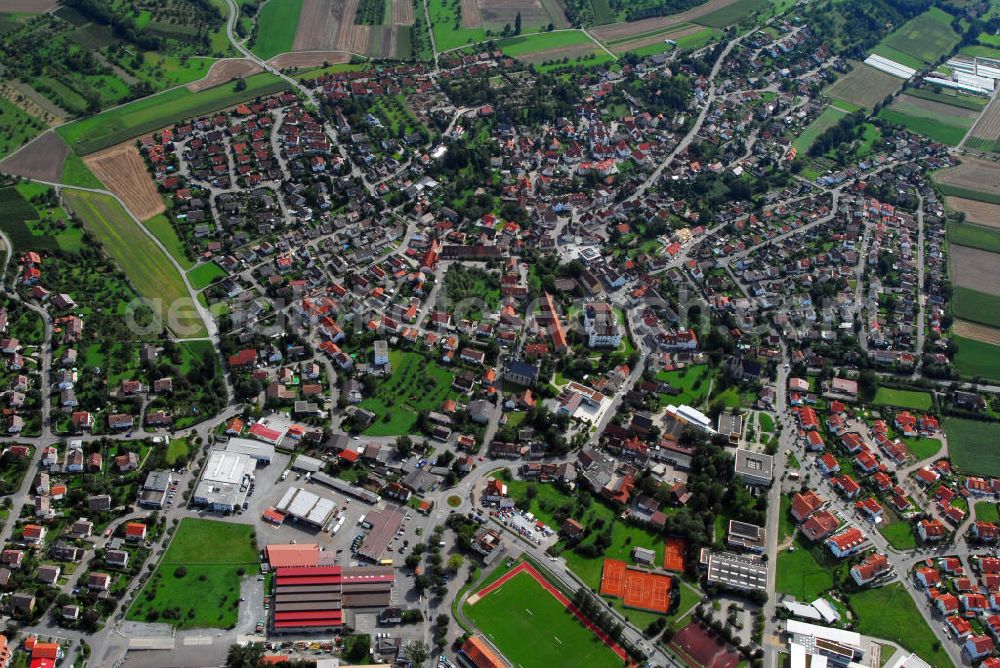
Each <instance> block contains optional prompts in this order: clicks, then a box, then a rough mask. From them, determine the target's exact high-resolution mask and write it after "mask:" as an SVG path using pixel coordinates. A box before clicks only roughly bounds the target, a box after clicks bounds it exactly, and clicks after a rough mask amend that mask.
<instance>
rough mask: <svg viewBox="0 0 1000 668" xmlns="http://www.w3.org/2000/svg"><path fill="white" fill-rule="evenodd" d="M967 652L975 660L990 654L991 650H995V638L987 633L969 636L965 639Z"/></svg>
mask: <svg viewBox="0 0 1000 668" xmlns="http://www.w3.org/2000/svg"><path fill="white" fill-rule="evenodd" d="M963 649H964V650H965V653H966V654H968V655H969V658H970V659H972V660H973V661H978V660H979V659H982V658H983V657H985V656H988V655H989V654H990V652H992V651H993V638H991V637H989V636H988V635H986V634H983V635H979V636H969V638H968V639H967V640H966V641H965V647H964V648H963Z"/></svg>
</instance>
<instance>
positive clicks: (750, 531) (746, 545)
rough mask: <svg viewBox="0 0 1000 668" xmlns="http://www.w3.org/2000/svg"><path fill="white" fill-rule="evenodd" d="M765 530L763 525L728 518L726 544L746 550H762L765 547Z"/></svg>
mask: <svg viewBox="0 0 1000 668" xmlns="http://www.w3.org/2000/svg"><path fill="white" fill-rule="evenodd" d="M766 538H767V532H766V531H765V530H764V527H760V526H757V525H756V524H750V523H748V522H737V521H736V520H729V531H728V532H727V533H726V545H728V546H729V547H733V548H738V549H741V550H747V551H748V552H758V553H759V552H763V551H764V548H765V547H766Z"/></svg>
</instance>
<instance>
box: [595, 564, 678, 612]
mask: <svg viewBox="0 0 1000 668" xmlns="http://www.w3.org/2000/svg"><path fill="white" fill-rule="evenodd" d="M672 584H673V583H672V582H671V580H670V576H669V575H661V574H659V573H649V572H647V571H643V570H640V569H638V568H629V567H628V565H627V564H626V563H625V562H624V561H619V560H617V559H605V560H604V570H603V571H602V573H601V594H604V595H606V596H614V597H616V598H620V599H622V602H623V603H624V604H625V605H626V606H628V607H630V608H638V609H640V610H651V611H653V612H660V613H664V614H665V613H666V612H667V611H668V610H670V587H671V585H672Z"/></svg>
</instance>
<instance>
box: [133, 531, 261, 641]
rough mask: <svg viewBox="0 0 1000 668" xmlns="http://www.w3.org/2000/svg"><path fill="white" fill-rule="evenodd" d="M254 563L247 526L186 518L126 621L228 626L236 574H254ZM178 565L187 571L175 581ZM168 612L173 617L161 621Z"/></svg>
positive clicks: (233, 616)
mask: <svg viewBox="0 0 1000 668" xmlns="http://www.w3.org/2000/svg"><path fill="white" fill-rule="evenodd" d="M257 564H258V555H257V546H256V544H255V542H254V530H253V527H252V526H250V525H247V524H235V523H230V522H218V521H215V520H202V519H195V518H192V517H185V518H183V519H182V520H181V523H180V525H179V527H178V529H177V533H176V534H175V535H174V537H173V539H172V540H171V542H170V547H168V548H167V552H166V554H165V555H164V556H163V560H162V562H161V563H160V565H159V566H158V567H157V569H156V572H155V573H153V576H152V577H151V578H150V579H149V581H148V582H147V583H146V585H145V586H144V587H143V589H142V591H141V592H139V595H138V596H137V597H136V599H135V603H133V604H132V607H131V608H130V609H129V611H128V615H127V618H128V619H130V620H135V621H145V620H151V619H158V620H159V621H166V622H168V623H170V624H172V625H174V626H176V627H178V628H194V627H216V628H230V627H232V626H233V625H235V624H236V620H237V613H238V609H239V600H240V579H241V575H240V574H239V572H238V571H240V570H241V569H242V571H243V572H245V573H250V572H253V571H255V570H256V569H257ZM181 566H183V567H184V568H186V569H187V573H186V574H183V575H181V576H180V577H179V573H178V571H177V569H178V567H181ZM193 592H197V595H193ZM171 610H176V611H177V612H178V613H179V616H178V618H176V619H169V618H166V617H164V614H163V613H164V612H165V611H171ZM151 612H152V615H151V614H150V613H151Z"/></svg>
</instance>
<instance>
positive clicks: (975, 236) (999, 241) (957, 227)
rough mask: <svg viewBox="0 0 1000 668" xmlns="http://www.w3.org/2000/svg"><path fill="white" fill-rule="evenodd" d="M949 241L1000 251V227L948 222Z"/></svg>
mask: <svg viewBox="0 0 1000 668" xmlns="http://www.w3.org/2000/svg"><path fill="white" fill-rule="evenodd" d="M948 241H949V242H951V243H953V244H958V245H959V246H969V247H970V248H978V249H979V250H984V251H990V252H991V253H1000V229H996V228H992V227H985V226H983V225H976V224H974V223H948Z"/></svg>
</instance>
